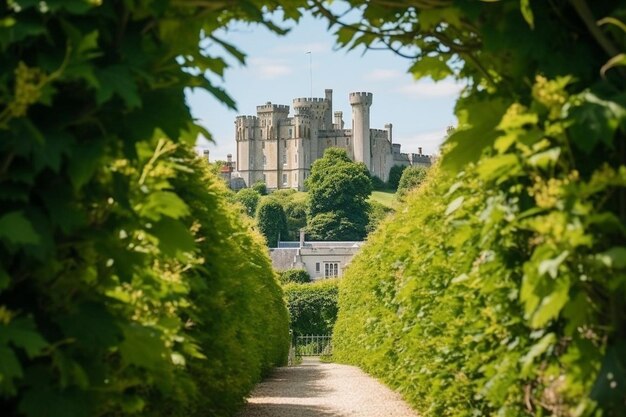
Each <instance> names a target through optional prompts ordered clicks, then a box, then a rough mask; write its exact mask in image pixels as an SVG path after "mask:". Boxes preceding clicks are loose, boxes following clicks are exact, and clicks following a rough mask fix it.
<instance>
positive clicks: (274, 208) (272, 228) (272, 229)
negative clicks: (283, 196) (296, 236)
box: [256, 197, 287, 248]
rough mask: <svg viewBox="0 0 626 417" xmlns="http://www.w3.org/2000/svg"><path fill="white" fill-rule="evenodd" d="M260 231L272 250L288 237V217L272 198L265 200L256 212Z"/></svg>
mask: <svg viewBox="0 0 626 417" xmlns="http://www.w3.org/2000/svg"><path fill="white" fill-rule="evenodd" d="M256 222H257V225H258V227H259V231H260V232H261V234H262V235H263V236H265V240H266V241H267V245H268V246H269V247H270V248H275V247H276V246H277V245H278V240H279V239H282V238H285V237H286V236H287V217H286V216H285V211H284V210H283V206H281V205H280V203H279V202H278V201H276V200H274V199H272V198H267V197H266V198H265V199H263V200H262V201H261V203H260V204H259V207H258V209H257V212H256Z"/></svg>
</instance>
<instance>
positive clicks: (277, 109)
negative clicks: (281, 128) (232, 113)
mask: <svg viewBox="0 0 626 417" xmlns="http://www.w3.org/2000/svg"><path fill="white" fill-rule="evenodd" d="M256 111H257V113H269V112H274V113H287V114H289V106H287V105H285V104H272V103H271V102H270V101H268V102H267V103H265V104H263V105H261V106H256Z"/></svg>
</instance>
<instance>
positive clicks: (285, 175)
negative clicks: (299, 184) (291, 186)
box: [283, 174, 287, 185]
mask: <svg viewBox="0 0 626 417" xmlns="http://www.w3.org/2000/svg"><path fill="white" fill-rule="evenodd" d="M283 185H287V174H283Z"/></svg>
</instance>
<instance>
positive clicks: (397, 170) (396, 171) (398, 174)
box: [387, 165, 407, 191]
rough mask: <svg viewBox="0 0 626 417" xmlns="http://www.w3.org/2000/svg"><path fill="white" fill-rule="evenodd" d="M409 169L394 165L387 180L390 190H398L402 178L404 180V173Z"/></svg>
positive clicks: (404, 166)
mask: <svg viewBox="0 0 626 417" xmlns="http://www.w3.org/2000/svg"><path fill="white" fill-rule="evenodd" d="M406 168H407V166H406V165H394V166H392V167H391V169H390V170H389V179H388V180H387V186H388V187H389V189H391V190H393V191H397V190H398V185H399V184H400V178H402V173H403V172H404V170H405V169H406Z"/></svg>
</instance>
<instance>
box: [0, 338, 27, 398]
mask: <svg viewBox="0 0 626 417" xmlns="http://www.w3.org/2000/svg"><path fill="white" fill-rule="evenodd" d="M21 377H22V366H21V365H20V362H19V360H18V359H17V356H15V352H13V349H11V348H10V347H8V346H5V345H3V344H0V393H5V394H10V395H15V392H16V391H15V385H14V384H13V381H14V380H15V379H17V378H21Z"/></svg>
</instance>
